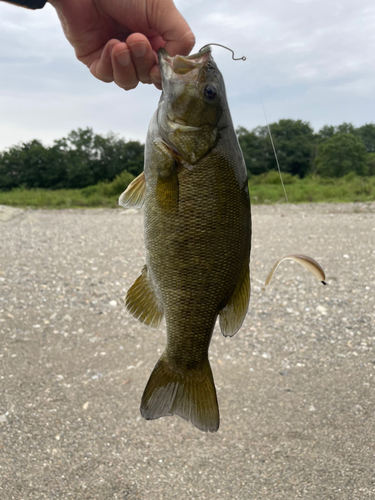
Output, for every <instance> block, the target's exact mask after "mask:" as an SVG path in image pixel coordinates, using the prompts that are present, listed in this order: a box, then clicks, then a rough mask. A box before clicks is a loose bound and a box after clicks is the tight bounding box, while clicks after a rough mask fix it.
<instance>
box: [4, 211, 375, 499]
mask: <svg viewBox="0 0 375 500" xmlns="http://www.w3.org/2000/svg"><path fill="white" fill-rule="evenodd" d="M142 222H143V219H142V213H141V212H135V211H125V210H123V209H120V208H119V209H118V210H55V211H48V210H20V209H17V210H16V209H11V208H9V207H0V333H1V335H0V500H10V499H16V500H29V499H30V500H34V499H35V500H42V499H48V500H54V499H59V500H65V499H74V500H81V499H82V500H83V499H90V500H91V499H92V500H112V499H121V500H125V499H126V500H129V499H131V500H133V499H147V500H154V499H155V500H159V499H160V500H169V499H176V498H179V499H181V500H182V499H197V500H198V499H199V500H204V499H207V500H208V499H209V500H216V499H217V500H219V499H220V500H222V499H225V500H227V499H228V500H236V499H241V500H242V499H251V500H293V499H306V500H336V499H337V500H370V499H375V348H374V346H375V307H374V306H375V298H374V295H375V294H374V289H375V203H352V204H309V205H288V206H287V205H273V206H254V207H253V249H252V256H251V270H252V296H251V306H250V309H249V312H248V315H247V317H246V320H245V323H244V325H243V327H242V328H241V330H240V331H239V332H238V333H237V334H236V335H235V336H234V337H233V338H228V339H225V338H224V337H223V336H222V335H221V334H220V332H219V329H218V328H217V327H216V329H215V333H214V336H213V340H212V343H211V347H210V362H211V365H212V369H213V374H214V378H215V383H216V386H217V393H218V399H219V406H220V414H221V424H220V429H219V431H218V432H217V433H215V434H205V433H202V432H200V431H199V430H197V429H196V428H194V427H193V426H192V425H191V424H189V423H188V422H185V421H184V420H182V419H180V418H179V417H176V416H175V417H167V418H162V419H159V420H156V421H145V420H143V419H142V418H141V416H140V413H139V404H140V400H141V396H142V392H143V389H144V387H145V384H146V382H147V380H148V377H149V375H150V373H151V371H152V369H153V367H154V365H155V363H156V361H157V359H158V357H159V356H160V354H161V352H162V350H163V347H164V344H165V326H164V324H162V326H161V327H160V328H159V329H158V330H150V329H148V328H147V327H145V326H143V325H141V324H140V323H138V322H137V321H136V320H134V319H133V318H132V317H130V316H129V314H128V313H127V311H126V309H125V307H124V298H125V294H126V290H127V289H128V288H129V286H130V285H131V284H132V283H133V281H134V280H135V278H136V277H137V276H138V274H139V273H140V271H141V269H142V266H143V263H144V250H143V241H142ZM289 253H303V254H307V255H310V256H311V257H313V258H314V259H316V260H317V261H318V262H319V263H320V264H321V265H322V266H323V268H324V269H325V271H326V275H327V280H326V281H327V286H323V285H321V284H320V283H319V282H318V281H317V280H316V279H315V278H314V277H312V276H311V275H310V274H309V273H308V272H307V271H306V270H305V269H303V268H302V267H301V266H299V265H298V264H296V263H293V262H291V261H286V262H283V263H282V264H281V265H280V267H279V268H278V269H277V271H276V273H275V276H274V280H273V281H272V283H271V285H270V286H269V287H267V288H265V287H264V280H265V278H266V276H267V274H268V272H269V270H270V269H271V267H272V266H273V264H274V262H275V261H276V260H277V259H278V258H280V257H281V256H283V255H286V254H289Z"/></svg>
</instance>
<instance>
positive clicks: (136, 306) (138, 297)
mask: <svg viewBox="0 0 375 500" xmlns="http://www.w3.org/2000/svg"><path fill="white" fill-rule="evenodd" d="M125 304H126V307H127V309H128V311H129V312H130V314H131V315H132V316H134V318H136V319H138V320H139V321H140V322H141V323H144V324H145V325H147V326H149V327H151V328H157V327H158V326H159V325H160V322H161V320H162V317H163V313H164V311H163V308H162V307H161V306H160V305H159V303H158V299H157V297H156V294H155V292H154V289H153V287H152V285H151V283H150V281H149V279H148V277H147V266H144V267H143V269H142V273H141V275H140V276H139V277H138V278H137V279H136V280H135V282H134V284H133V285H132V286H131V287H130V288H129V290H128V293H127V294H126V299H125Z"/></svg>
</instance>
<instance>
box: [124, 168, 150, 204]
mask: <svg viewBox="0 0 375 500" xmlns="http://www.w3.org/2000/svg"><path fill="white" fill-rule="evenodd" d="M145 193H146V179H145V173H144V172H142V173H141V174H140V175H138V177H136V178H135V179H134V180H132V182H131V183H130V184H129V186H128V187H127V188H126V190H125V191H124V192H123V193H122V195H121V196H120V198H119V200H118V204H119V205H121V206H123V207H124V208H142V205H143V202H144V200H145Z"/></svg>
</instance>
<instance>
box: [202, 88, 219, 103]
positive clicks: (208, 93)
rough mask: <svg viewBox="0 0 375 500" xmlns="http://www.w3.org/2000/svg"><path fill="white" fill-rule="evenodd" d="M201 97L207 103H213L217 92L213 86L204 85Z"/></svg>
mask: <svg viewBox="0 0 375 500" xmlns="http://www.w3.org/2000/svg"><path fill="white" fill-rule="evenodd" d="M203 95H204V97H205V98H206V99H208V100H209V101H213V100H214V99H215V97H216V96H217V90H216V87H214V85H206V86H205V87H204V90H203Z"/></svg>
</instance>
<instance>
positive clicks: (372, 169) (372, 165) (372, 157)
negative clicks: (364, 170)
mask: <svg viewBox="0 0 375 500" xmlns="http://www.w3.org/2000/svg"><path fill="white" fill-rule="evenodd" d="M367 167H368V175H375V153H368V154H367Z"/></svg>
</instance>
